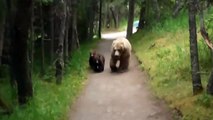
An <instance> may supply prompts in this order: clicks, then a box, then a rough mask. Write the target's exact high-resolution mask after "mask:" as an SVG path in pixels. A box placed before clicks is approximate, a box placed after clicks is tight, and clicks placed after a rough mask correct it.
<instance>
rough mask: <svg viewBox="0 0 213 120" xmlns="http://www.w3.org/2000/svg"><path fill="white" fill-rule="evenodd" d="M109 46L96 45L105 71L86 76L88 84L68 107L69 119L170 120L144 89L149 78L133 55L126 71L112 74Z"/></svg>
mask: <svg viewBox="0 0 213 120" xmlns="http://www.w3.org/2000/svg"><path fill="white" fill-rule="evenodd" d="M111 43H112V41H110V40H103V41H102V42H100V43H99V45H98V49H97V50H98V52H100V53H101V54H103V55H104V56H105V59H106V63H105V70H104V72H102V73H93V72H91V73H90V74H89V76H88V83H87V85H86V86H85V88H84V90H83V92H82V93H81V95H80V96H79V98H78V99H77V101H76V102H75V103H74V105H73V106H72V107H71V111H70V117H69V120H172V114H171V111H169V109H168V108H167V107H166V105H165V104H164V103H163V102H162V101H160V100H157V99H156V98H155V97H153V95H152V93H151V92H150V90H149V88H148V87H147V85H146V81H147V79H148V77H147V76H146V74H145V73H144V72H141V71H140V69H139V67H138V66H139V64H138V61H137V60H136V57H135V56H134V55H132V56H131V60H130V67H129V71H128V72H125V73H111V71H110V68H109V59H110V46H111Z"/></svg>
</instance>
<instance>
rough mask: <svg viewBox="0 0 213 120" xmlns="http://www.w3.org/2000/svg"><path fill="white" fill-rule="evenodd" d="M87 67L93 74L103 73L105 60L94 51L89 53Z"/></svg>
mask: <svg viewBox="0 0 213 120" xmlns="http://www.w3.org/2000/svg"><path fill="white" fill-rule="evenodd" d="M89 65H90V67H91V68H92V69H93V71H95V72H102V71H104V65H105V58H104V56H103V55H101V54H99V53H97V52H96V51H92V52H90V57H89Z"/></svg>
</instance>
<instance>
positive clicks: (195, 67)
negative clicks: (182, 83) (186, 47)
mask: <svg viewBox="0 0 213 120" xmlns="http://www.w3.org/2000/svg"><path fill="white" fill-rule="evenodd" d="M195 3H196V2H195V0H190V1H189V9H188V10H189V36H190V54H191V69H192V85H193V94H194V95H196V94H198V93H200V92H201V91H202V90H203V87H202V84H201V78H200V73H199V60H198V48H197V33H196V19H195V16H196V15H195V12H196V8H195Z"/></svg>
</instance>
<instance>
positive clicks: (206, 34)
mask: <svg viewBox="0 0 213 120" xmlns="http://www.w3.org/2000/svg"><path fill="white" fill-rule="evenodd" d="M200 32H201V35H202V37H203V39H204V41H205V43H206V44H207V45H208V47H209V48H210V49H211V50H213V44H212V42H211V40H210V38H209V35H208V33H207V32H206V30H205V28H201V29H200Z"/></svg>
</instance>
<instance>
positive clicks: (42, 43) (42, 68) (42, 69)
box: [39, 0, 45, 75]
mask: <svg viewBox="0 0 213 120" xmlns="http://www.w3.org/2000/svg"><path fill="white" fill-rule="evenodd" d="M39 2H40V5H39V7H40V8H39V9H40V24H41V26H40V27H41V28H40V30H41V75H44V73H45V70H44V65H45V63H44V61H45V60H44V56H45V55H44V20H43V10H42V0H40V1H39Z"/></svg>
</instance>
